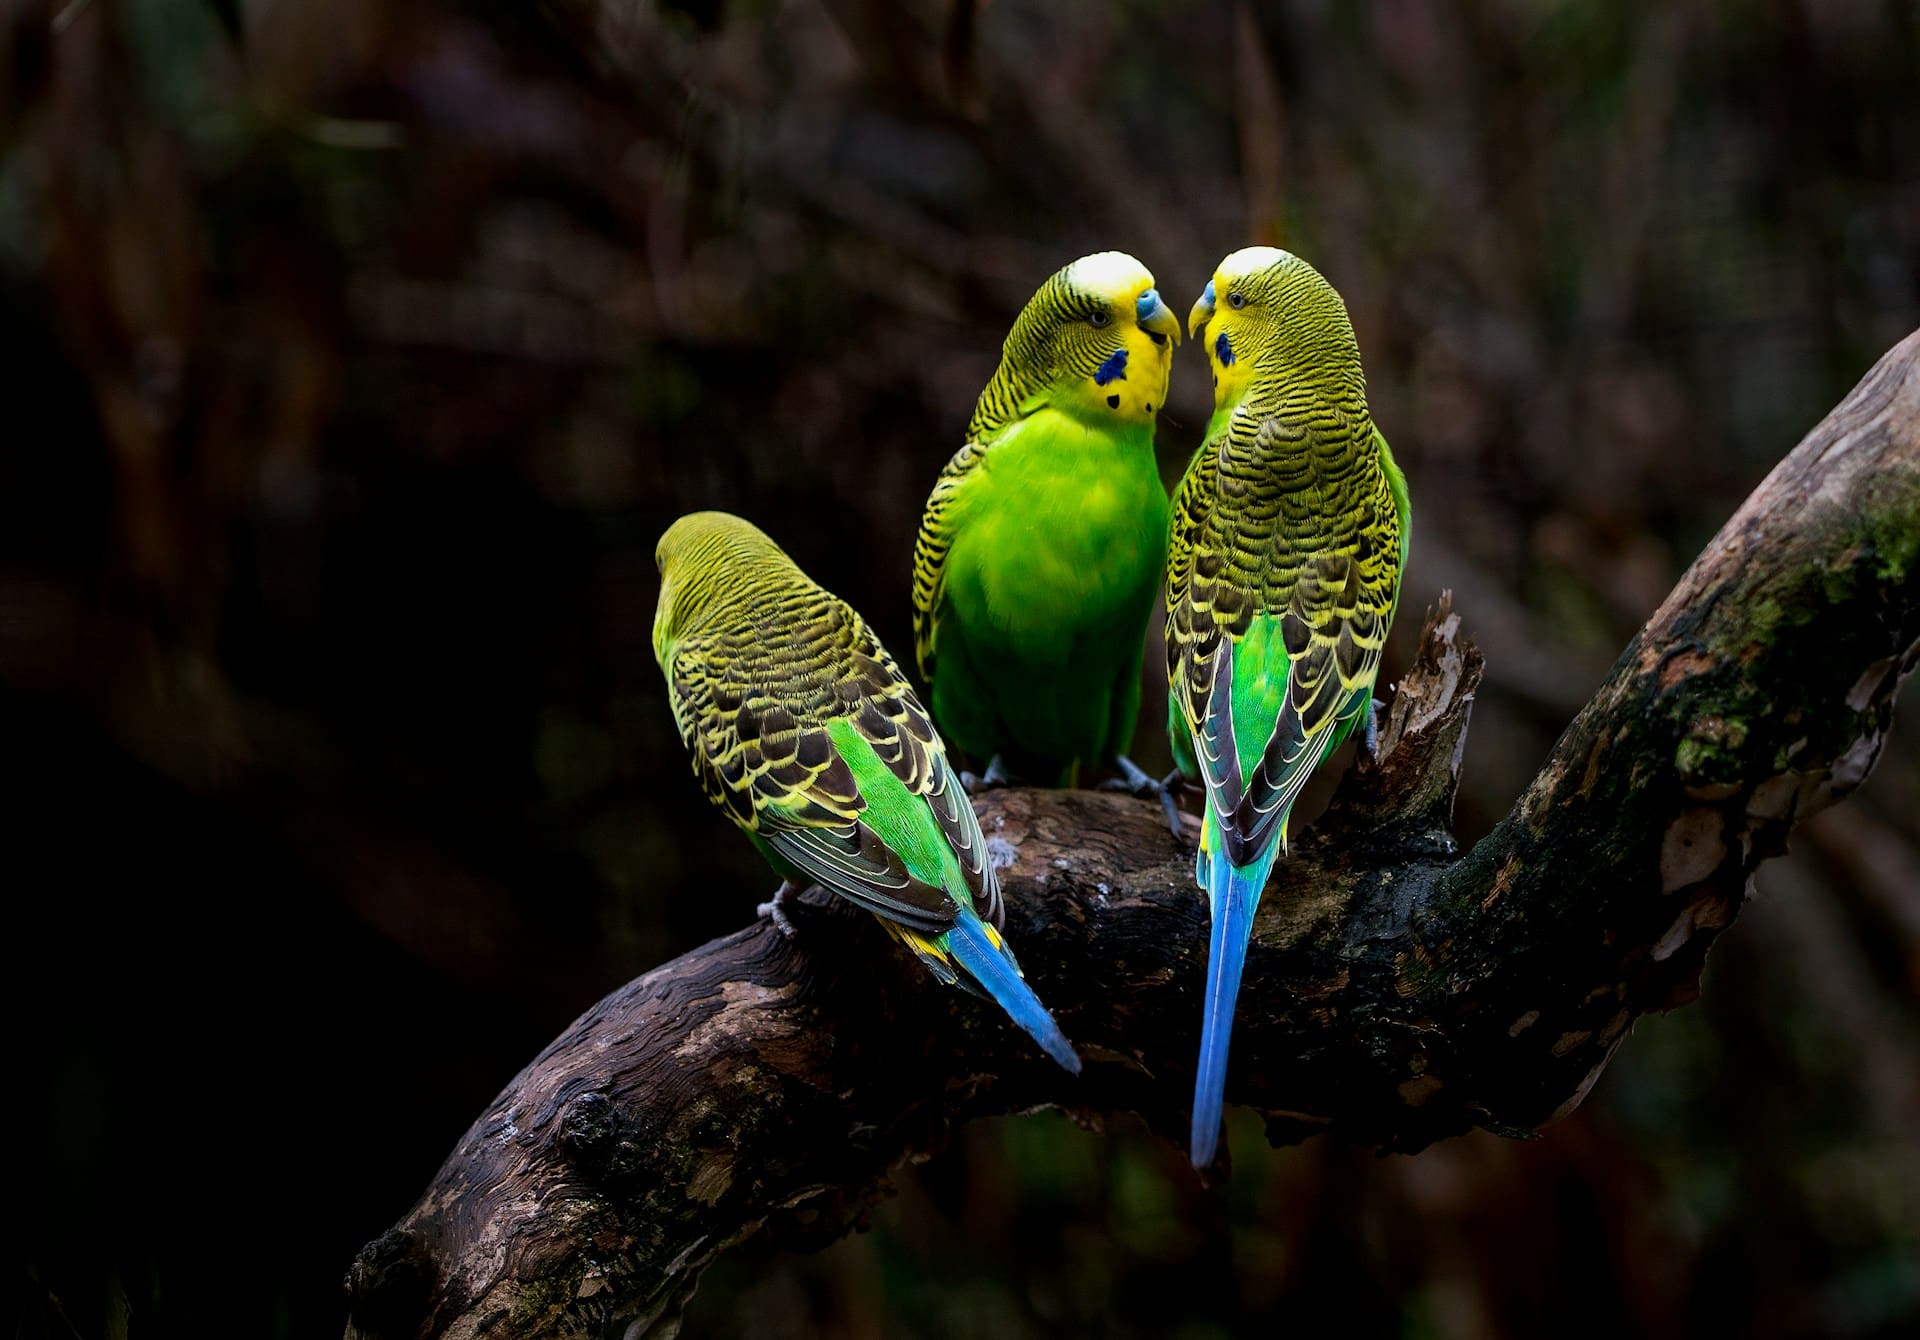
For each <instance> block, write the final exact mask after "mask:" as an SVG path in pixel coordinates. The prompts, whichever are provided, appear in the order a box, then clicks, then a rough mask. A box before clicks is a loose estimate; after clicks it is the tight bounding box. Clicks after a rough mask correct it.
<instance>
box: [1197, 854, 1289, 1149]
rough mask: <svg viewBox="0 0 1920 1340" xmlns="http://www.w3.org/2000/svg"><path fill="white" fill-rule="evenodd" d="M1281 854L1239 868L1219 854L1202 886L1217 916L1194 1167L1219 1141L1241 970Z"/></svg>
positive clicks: (1202, 1041)
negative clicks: (1269, 879)
mask: <svg viewBox="0 0 1920 1340" xmlns="http://www.w3.org/2000/svg"><path fill="white" fill-rule="evenodd" d="M1278 854H1279V842H1278V841H1275V843H1274V844H1273V846H1271V847H1269V848H1268V850H1267V851H1266V853H1265V854H1264V855H1262V856H1260V857H1259V858H1257V859H1256V860H1255V861H1253V862H1252V863H1251V864H1250V865H1243V866H1235V865H1232V864H1230V863H1229V862H1228V861H1227V858H1226V855H1225V853H1223V852H1220V851H1218V850H1216V851H1215V852H1214V853H1213V855H1212V858H1211V859H1210V860H1207V858H1205V857H1203V858H1202V859H1203V860H1207V869H1206V871H1205V873H1204V877H1203V883H1204V884H1205V885H1206V889H1207V902H1208V906H1209V908H1210V910H1211V913H1212V917H1213V930H1212V934H1211V936H1210V938H1209V941H1208V945H1207V996H1206V1015H1205V1018H1204V1020H1203V1021H1202V1023H1201V1026H1200V1067H1199V1070H1198V1071H1197V1072H1196V1073H1195V1075H1194V1079H1193V1133H1192V1143H1191V1145H1190V1146H1189V1149H1188V1154H1189V1156H1190V1157H1191V1158H1192V1160H1193V1166H1194V1167H1196V1168H1204V1167H1206V1166H1207V1165H1208V1164H1210V1163H1212V1162H1213V1156H1214V1152H1215V1150H1216V1149H1217V1148H1218V1146H1219V1142H1220V1118H1221V1113H1222V1109H1223V1107H1224V1105H1225V1102H1226V1092H1227V1044H1228V1042H1229V1041H1230V1040H1231V1038H1232V1036H1233V1010H1234V1003H1235V1002H1236V1001H1237V1000H1238V999H1239V997H1240V970H1241V968H1242V967H1243V966H1244V965H1245V963H1246V958H1247V941H1248V940H1249V939H1250V938H1251V937H1252V935H1253V914H1254V910H1255V909H1256V908H1258V907H1259V906H1260V891H1261V890H1262V889H1264V888H1265V887H1266V884H1267V875H1268V874H1269V873H1270V872H1271V871H1272V870H1273V861H1274V857H1275V856H1276V855H1278Z"/></svg>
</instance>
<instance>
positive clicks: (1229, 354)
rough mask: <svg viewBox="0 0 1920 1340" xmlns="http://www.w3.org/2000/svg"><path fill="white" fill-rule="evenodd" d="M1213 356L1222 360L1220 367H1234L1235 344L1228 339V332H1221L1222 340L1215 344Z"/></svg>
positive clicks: (1216, 341)
mask: <svg viewBox="0 0 1920 1340" xmlns="http://www.w3.org/2000/svg"><path fill="white" fill-rule="evenodd" d="M1213 356H1214V357H1215V358H1217V359H1219V360H1220V366H1221V367H1223V368H1230V367H1232V366H1233V342H1232V341H1231V340H1229V339H1228V338H1227V332H1226V331H1224V330H1223V331H1221V332H1220V338H1219V339H1217V340H1215V341H1214V342H1213Z"/></svg>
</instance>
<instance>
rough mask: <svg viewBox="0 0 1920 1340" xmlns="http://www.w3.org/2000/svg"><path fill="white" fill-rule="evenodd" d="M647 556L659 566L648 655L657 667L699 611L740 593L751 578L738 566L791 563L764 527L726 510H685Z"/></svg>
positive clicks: (701, 613)
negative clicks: (657, 597)
mask: <svg viewBox="0 0 1920 1340" xmlns="http://www.w3.org/2000/svg"><path fill="white" fill-rule="evenodd" d="M653 557H654V561H655V562H656V563H658V564H659V566H660V599H659V602H658V603H657V604H656V605H655V606H654V607H653V654H654V658H655V659H656V660H658V661H659V662H660V663H661V665H662V667H664V666H665V665H666V660H667V653H668V651H669V650H670V649H671V647H672V645H673V643H674V642H675V640H677V639H678V638H679V637H680V636H681V635H682V634H683V633H685V632H686V631H687V630H688V629H689V628H692V627H694V626H695V625H696V624H697V623H698V622H699V620H700V618H701V616H702V615H704V614H705V613H706V612H707V611H709V610H711V609H713V608H714V607H715V606H716V605H717V604H719V603H720V602H721V601H723V600H726V599H729V598H744V597H743V596H742V594H741V593H743V592H745V591H747V590H749V589H750V588H751V586H752V583H749V582H747V581H745V580H744V577H745V573H744V572H743V569H746V568H750V567H753V566H755V565H759V564H764V563H766V562H768V561H773V562H778V563H784V564H789V565H790V564H791V562H792V560H790V559H789V558H787V556H786V554H785V553H784V552H783V551H782V550H781V548H780V546H779V545H777V544H775V543H774V542H773V541H772V540H771V539H770V538H768V536H767V533H766V532H765V531H763V530H761V529H760V528H759V527H758V526H756V525H754V524H753V523H752V522H750V521H744V520H742V519H741V518H739V517H737V516H734V515H733V514H732V513H731V512H689V513H688V514H687V515H685V516H683V517H681V518H680V519H679V520H678V521H675V522H674V523H673V524H672V525H671V526H668V527H667V529H666V533H665V534H663V535H661V537H660V543H659V544H657V545H656V546H654V551H653Z"/></svg>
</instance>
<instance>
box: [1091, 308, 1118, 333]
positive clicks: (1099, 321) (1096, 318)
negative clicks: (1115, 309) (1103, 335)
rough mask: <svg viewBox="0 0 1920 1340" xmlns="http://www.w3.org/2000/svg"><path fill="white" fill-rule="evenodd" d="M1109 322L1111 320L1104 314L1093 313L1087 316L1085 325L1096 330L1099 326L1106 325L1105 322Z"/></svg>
mask: <svg viewBox="0 0 1920 1340" xmlns="http://www.w3.org/2000/svg"><path fill="white" fill-rule="evenodd" d="M1111 320H1113V318H1112V317H1110V316H1108V315H1107V314H1106V313H1105V312H1093V313H1091V314H1089V315H1088V317H1087V324H1088V325H1090V326H1092V327H1093V328H1094V329H1095V330H1098V329H1099V328H1100V327H1101V326H1104V325H1106V324H1107V322H1109V321H1111Z"/></svg>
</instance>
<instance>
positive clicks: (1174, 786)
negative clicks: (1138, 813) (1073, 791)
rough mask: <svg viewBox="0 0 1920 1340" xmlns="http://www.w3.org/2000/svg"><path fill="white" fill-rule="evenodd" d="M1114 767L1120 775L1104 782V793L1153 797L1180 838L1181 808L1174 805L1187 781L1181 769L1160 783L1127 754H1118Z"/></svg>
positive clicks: (1143, 797) (1101, 786)
mask: <svg viewBox="0 0 1920 1340" xmlns="http://www.w3.org/2000/svg"><path fill="white" fill-rule="evenodd" d="M1113 766H1114V767H1116V768H1118V769H1120V775H1119V776H1118V777H1116V778H1114V779H1113V780H1112V781H1109V782H1102V783H1101V784H1100V789H1101V790H1103V791H1125V792H1127V793H1128V794H1129V795H1135V796H1139V797H1140V798H1141V799H1142V800H1144V799H1146V798H1147V797H1148V796H1152V797H1153V798H1154V799H1155V800H1158V801H1159V802H1160V808H1161V809H1162V810H1163V811H1165V813H1166V816H1167V826H1168V827H1169V828H1171V829H1172V830H1173V835H1174V836H1175V837H1179V836H1180V806H1179V805H1177V804H1176V803H1174V797H1175V796H1176V795H1178V794H1179V793H1180V788H1181V787H1182V786H1183V785H1185V783H1186V779H1185V778H1183V777H1181V775H1180V771H1179V769H1177V768H1176V769H1175V770H1174V771H1172V772H1170V773H1168V774H1167V775H1166V776H1165V777H1164V778H1162V779H1161V780H1160V781H1155V780H1154V779H1153V778H1151V777H1149V776H1147V773H1146V770H1145V769H1144V768H1142V767H1141V766H1140V765H1139V764H1138V763H1135V762H1134V761H1133V760H1132V759H1130V758H1128V757H1127V756H1126V755H1125V754H1116V755H1115V756H1114V759H1113Z"/></svg>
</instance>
